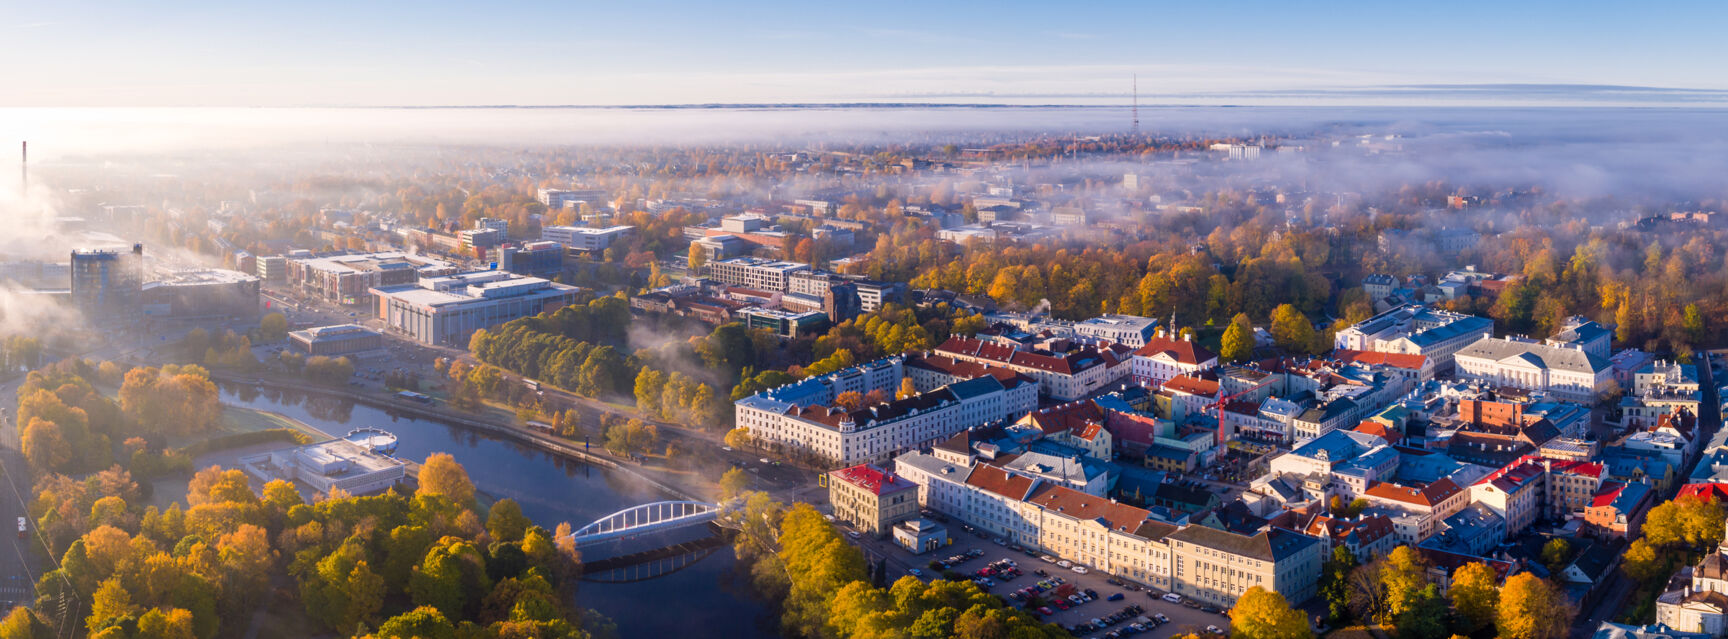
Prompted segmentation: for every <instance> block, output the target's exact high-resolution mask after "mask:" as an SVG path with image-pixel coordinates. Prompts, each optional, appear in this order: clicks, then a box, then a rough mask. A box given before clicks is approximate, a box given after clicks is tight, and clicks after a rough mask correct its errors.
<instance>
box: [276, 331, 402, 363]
mask: <svg viewBox="0 0 1728 639" xmlns="http://www.w3.org/2000/svg"><path fill="white" fill-rule="evenodd" d="M288 345H289V346H290V347H291V348H293V349H294V350H297V351H300V352H301V353H304V354H306V355H325V356H336V355H347V354H350V353H359V352H363V351H371V350H377V349H380V348H384V335H382V334H380V333H379V332H377V331H374V330H372V329H369V328H366V327H364V326H360V325H358V324H338V325H335V326H319V327H315V328H308V329H305V330H299V331H293V332H290V333H288Z"/></svg>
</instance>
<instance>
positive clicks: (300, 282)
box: [288, 252, 456, 305]
mask: <svg viewBox="0 0 1728 639" xmlns="http://www.w3.org/2000/svg"><path fill="white" fill-rule="evenodd" d="M455 272H456V267H455V266H454V265H452V264H450V263H449V262H446V261H443V260H437V259H432V258H429V257H426V256H424V255H410V254H408V253H402V252H385V253H366V254H356V255H333V256H329V257H305V258H294V259H290V260H288V284H289V285H290V286H293V287H295V288H298V289H300V290H301V291H302V292H304V293H306V294H308V295H311V296H313V297H316V298H319V299H323V300H326V301H329V302H335V303H337V304H348V305H354V304H368V303H370V302H371V301H372V293H371V290H372V289H374V288H381V287H389V286H403V285H412V284H414V282H416V281H418V280H419V279H420V278H422V277H437V276H441V275H450V274H452V273H455Z"/></svg>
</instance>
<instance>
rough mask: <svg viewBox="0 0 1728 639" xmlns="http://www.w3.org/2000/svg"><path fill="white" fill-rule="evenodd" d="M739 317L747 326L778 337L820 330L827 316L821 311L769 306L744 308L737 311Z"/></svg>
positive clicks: (826, 324) (825, 322) (825, 324)
mask: <svg viewBox="0 0 1728 639" xmlns="http://www.w3.org/2000/svg"><path fill="white" fill-rule="evenodd" d="M738 317H739V319H742V320H744V326H746V327H748V328H760V329H762V330H765V331H768V332H770V333H773V334H775V335H778V336H780V337H799V336H801V335H808V334H811V333H813V332H820V331H821V330H822V329H823V328H826V327H827V326H828V316H827V315H823V314H822V312H821V311H805V312H803V313H794V312H790V311H782V310H777V309H771V308H755V307H752V308H746V309H744V310H742V311H738Z"/></svg>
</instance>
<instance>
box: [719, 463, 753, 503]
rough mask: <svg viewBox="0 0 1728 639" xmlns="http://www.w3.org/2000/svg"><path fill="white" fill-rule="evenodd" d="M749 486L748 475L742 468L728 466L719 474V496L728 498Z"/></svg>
mask: <svg viewBox="0 0 1728 639" xmlns="http://www.w3.org/2000/svg"><path fill="white" fill-rule="evenodd" d="M749 487H750V475H749V474H748V473H745V472H744V469H742V468H729V469H727V470H726V472H724V473H721V474H720V498H721V499H730V498H732V497H736V496H738V494H740V493H743V492H744V489H746V488H749Z"/></svg>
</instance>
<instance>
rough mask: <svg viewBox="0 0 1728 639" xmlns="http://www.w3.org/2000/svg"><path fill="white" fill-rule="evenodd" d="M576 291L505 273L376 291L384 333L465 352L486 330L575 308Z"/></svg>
mask: <svg viewBox="0 0 1728 639" xmlns="http://www.w3.org/2000/svg"><path fill="white" fill-rule="evenodd" d="M578 290H579V289H577V288H576V287H574V286H566V285H564V284H556V283H553V282H550V281H547V280H543V279H540V278H537V277H524V276H521V275H516V274H514V273H510V272H506V271H479V272H474V273H462V274H459V275H449V276H444V277H429V278H424V279H421V280H420V281H419V282H417V283H415V284H404V285H399V286H385V287H379V288H374V289H371V294H372V295H375V296H377V298H378V306H377V312H378V317H379V318H380V319H382V320H384V326H385V330H387V331H390V332H393V333H397V334H400V335H404V336H406V337H408V338H409V339H413V340H415V341H418V342H421V343H425V344H434V345H440V346H466V345H467V344H468V338H469V337H470V336H471V335H473V334H474V331H477V330H479V329H482V328H490V327H493V326H497V325H499V324H503V323H505V322H508V321H510V320H513V319H517V318H521V317H528V316H531V315H538V314H540V313H544V312H548V311H555V310H558V309H559V308H562V307H564V306H566V305H569V304H572V303H575V301H576V296H577V292H578Z"/></svg>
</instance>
